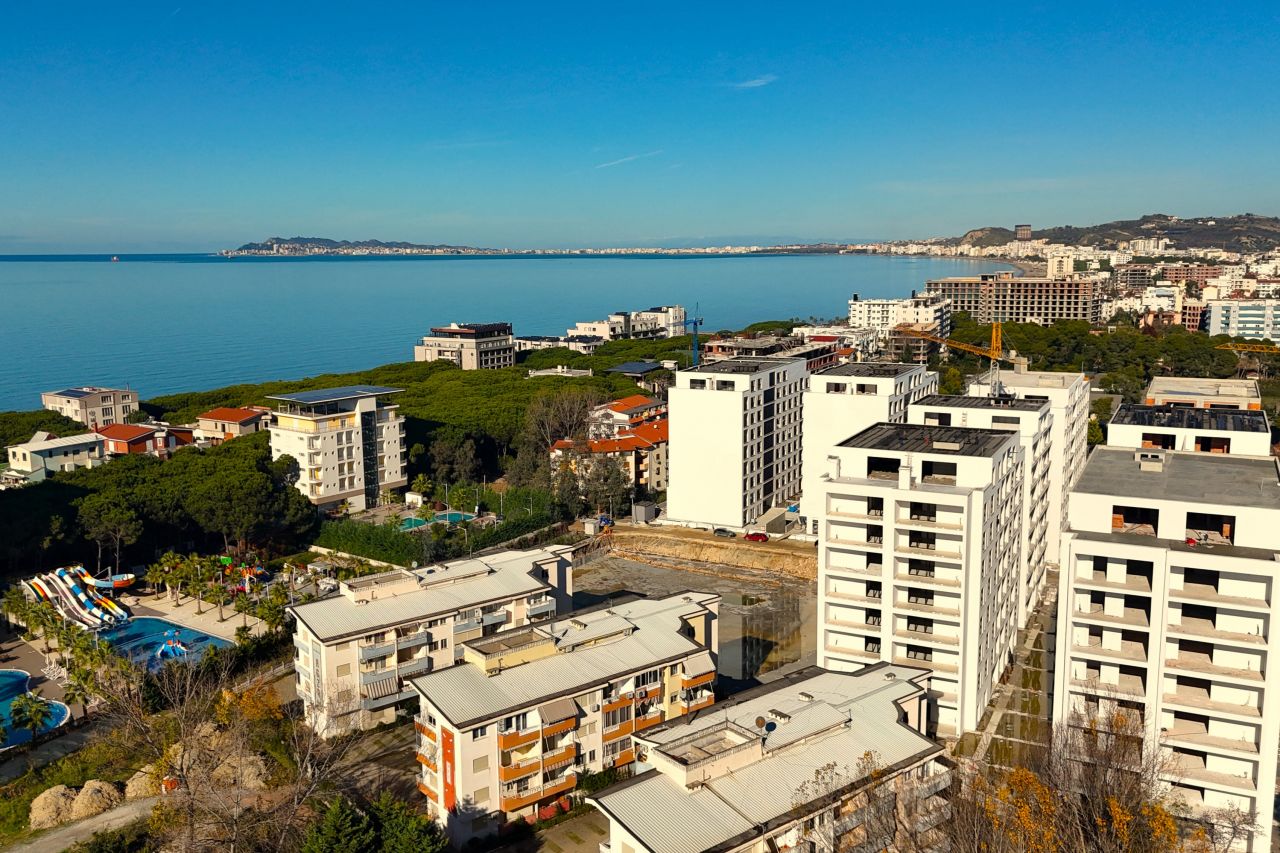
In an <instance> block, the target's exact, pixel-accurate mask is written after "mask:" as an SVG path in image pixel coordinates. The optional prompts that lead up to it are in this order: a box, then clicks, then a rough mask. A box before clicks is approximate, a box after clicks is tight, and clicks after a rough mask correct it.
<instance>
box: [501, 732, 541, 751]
mask: <svg viewBox="0 0 1280 853" xmlns="http://www.w3.org/2000/svg"><path fill="white" fill-rule="evenodd" d="M541 736H542V735H541V731H540V730H539V729H536V728H533V729H523V730H521V729H512V730H511V731H507V732H498V749H515V748H516V747H520V746H526V745H528V744H531V743H533V742H534V741H536V740H537V739H538V738H539V737H541Z"/></svg>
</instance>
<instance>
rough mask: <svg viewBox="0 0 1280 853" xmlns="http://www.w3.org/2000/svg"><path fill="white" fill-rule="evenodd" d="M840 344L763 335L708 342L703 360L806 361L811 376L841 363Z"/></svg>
mask: <svg viewBox="0 0 1280 853" xmlns="http://www.w3.org/2000/svg"><path fill="white" fill-rule="evenodd" d="M839 349H841V347H840V346H838V345H837V342H836V341H817V340H812V339H810V340H808V341H805V340H803V339H801V338H797V337H789V336H781V337H780V336H776V335H760V336H758V337H754V338H720V339H717V340H710V341H707V343H706V345H705V346H704V347H703V352H702V355H703V358H704V360H706V361H715V360H718V359H728V358H766V357H772V358H802V359H804V361H805V367H806V369H807V370H809V371H810V372H812V371H815V370H821V369H822V368H824V367H830V366H831V365H833V364H835V363H836V362H837V361H838V360H839V356H838V354H837V350H839Z"/></svg>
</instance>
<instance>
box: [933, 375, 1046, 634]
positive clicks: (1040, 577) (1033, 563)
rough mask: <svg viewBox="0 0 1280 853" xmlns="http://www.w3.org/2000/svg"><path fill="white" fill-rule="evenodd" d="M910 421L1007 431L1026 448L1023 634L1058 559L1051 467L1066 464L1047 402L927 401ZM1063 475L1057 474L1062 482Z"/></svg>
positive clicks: (1020, 620) (1020, 588)
mask: <svg viewBox="0 0 1280 853" xmlns="http://www.w3.org/2000/svg"><path fill="white" fill-rule="evenodd" d="M908 419H909V420H910V422H911V423H913V424H924V425H926V426H960V427H977V428H979V429H996V430H1008V431H1009V432H1013V433H1016V434H1017V436H1018V442H1019V444H1020V445H1021V447H1022V453H1023V459H1024V464H1025V466H1026V471H1025V473H1024V476H1023V478H1022V520H1021V527H1022V538H1021V547H1020V551H1019V559H1018V563H1019V566H1020V570H1019V572H1018V611H1017V612H1018V617H1017V618H1018V626H1017V627H1018V628H1019V629H1022V628H1025V627H1026V626H1027V619H1028V617H1029V616H1030V614H1031V611H1032V610H1034V609H1035V606H1036V601H1037V600H1038V599H1039V598H1040V594H1041V593H1042V592H1043V591H1044V584H1045V576H1046V574H1047V572H1046V569H1047V565H1048V563H1050V562H1056V561H1057V559H1058V555H1057V554H1056V553H1054V554H1050V553H1049V551H1048V547H1049V546H1048V537H1049V527H1050V524H1051V523H1052V524H1054V525H1056V526H1060V521H1059V520H1058V519H1053V520H1052V522H1051V521H1050V518H1049V506H1050V501H1049V490H1050V487H1051V486H1050V484H1051V483H1052V482H1053V481H1054V476H1053V472H1052V470H1051V469H1052V467H1053V465H1054V464H1059V465H1060V464H1062V455H1061V454H1058V453H1054V452H1053V429H1052V426H1053V415H1052V414H1050V412H1049V404H1048V403H1047V402H1045V401H1043V400H1017V399H1011V398H1008V397H949V396H933V397H925V398H924V399H922V400H919V401H918V402H916V403H915V404H913V405H912V407H911V409H910V411H909V412H908ZM1061 476H1062V472H1058V477H1059V478H1061Z"/></svg>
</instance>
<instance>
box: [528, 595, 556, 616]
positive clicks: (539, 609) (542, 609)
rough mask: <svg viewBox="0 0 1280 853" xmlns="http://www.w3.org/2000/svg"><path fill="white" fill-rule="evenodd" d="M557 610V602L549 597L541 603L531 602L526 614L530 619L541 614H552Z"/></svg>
mask: <svg viewBox="0 0 1280 853" xmlns="http://www.w3.org/2000/svg"><path fill="white" fill-rule="evenodd" d="M555 612H556V603H555V601H554V600H553V599H550V598H549V599H547V600H546V601H543V602H541V603H540V604H530V605H529V608H528V610H526V611H525V614H526V615H527V616H528V618H530V619H536V618H538V617H539V616H551V615H553V614H554V613H555Z"/></svg>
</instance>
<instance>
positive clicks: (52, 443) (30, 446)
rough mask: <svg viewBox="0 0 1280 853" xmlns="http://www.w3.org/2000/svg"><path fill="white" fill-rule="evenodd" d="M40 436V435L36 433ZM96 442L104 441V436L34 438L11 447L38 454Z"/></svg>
mask: <svg viewBox="0 0 1280 853" xmlns="http://www.w3.org/2000/svg"><path fill="white" fill-rule="evenodd" d="M36 435H40V433H36ZM95 441H102V436H100V435H98V434H97V433H96V432H85V433H80V434H79V435H64V436H63V437H62V438H56V437H55V438H39V439H38V438H36V437H35V436H32V437H31V439H30V440H29V441H24V442H23V443H21V444H11V445H9V446H10V447H21V448H24V449H25V450H26V451H27V452H28V453H38V452H40V451H41V450H56V449H57V448H59V447H73V446H75V445H77V444H91V443H93V442H95Z"/></svg>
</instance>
